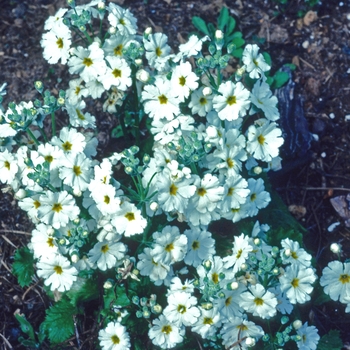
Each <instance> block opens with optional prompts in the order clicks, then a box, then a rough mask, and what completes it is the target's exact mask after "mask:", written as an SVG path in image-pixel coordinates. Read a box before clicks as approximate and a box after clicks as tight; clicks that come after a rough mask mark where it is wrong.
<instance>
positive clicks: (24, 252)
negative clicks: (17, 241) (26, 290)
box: [12, 247, 34, 287]
mask: <svg viewBox="0 0 350 350" xmlns="http://www.w3.org/2000/svg"><path fill="white" fill-rule="evenodd" d="M12 273H13V274H14V275H15V276H16V277H17V279H18V283H19V285H20V286H21V287H25V286H29V285H30V284H31V283H32V276H33V275H34V257H33V253H32V252H31V251H30V250H29V249H28V248H27V247H22V248H19V249H17V251H16V254H15V256H14V263H13V264H12Z"/></svg>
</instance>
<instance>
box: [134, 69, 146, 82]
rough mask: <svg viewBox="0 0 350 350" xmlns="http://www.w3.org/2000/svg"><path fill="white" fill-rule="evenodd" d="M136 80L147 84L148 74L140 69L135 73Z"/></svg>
mask: <svg viewBox="0 0 350 350" xmlns="http://www.w3.org/2000/svg"><path fill="white" fill-rule="evenodd" d="M136 79H137V80H139V81H141V82H142V83H147V82H148V80H149V73H148V72H147V71H145V70H144V69H140V70H138V71H137V72H136Z"/></svg>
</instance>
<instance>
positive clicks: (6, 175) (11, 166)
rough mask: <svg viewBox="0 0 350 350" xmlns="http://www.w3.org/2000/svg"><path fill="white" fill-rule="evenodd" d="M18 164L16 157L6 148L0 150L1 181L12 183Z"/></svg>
mask: <svg viewBox="0 0 350 350" xmlns="http://www.w3.org/2000/svg"><path fill="white" fill-rule="evenodd" d="M17 171H18V165H17V160H16V158H15V157H14V156H13V155H12V154H11V153H10V152H9V151H8V150H7V149H5V150H4V151H3V152H0V181H1V182H2V183H4V184H5V183H7V184H11V182H12V181H14V179H15V176H16V173H17Z"/></svg>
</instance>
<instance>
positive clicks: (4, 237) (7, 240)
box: [1, 235, 17, 249]
mask: <svg viewBox="0 0 350 350" xmlns="http://www.w3.org/2000/svg"><path fill="white" fill-rule="evenodd" d="M1 237H2V238H3V239H4V240H5V241H6V242H7V243H8V244H11V245H12V247H14V248H16V249H17V246H15V245H14V244H13V243H12V242H11V241H10V240H9V239H8V238H7V237H6V236H5V235H1Z"/></svg>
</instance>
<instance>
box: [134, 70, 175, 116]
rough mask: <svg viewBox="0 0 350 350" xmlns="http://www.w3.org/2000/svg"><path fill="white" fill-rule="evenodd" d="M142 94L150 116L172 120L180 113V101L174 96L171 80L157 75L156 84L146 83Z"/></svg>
mask: <svg viewBox="0 0 350 350" xmlns="http://www.w3.org/2000/svg"><path fill="white" fill-rule="evenodd" d="M141 96H142V101H143V103H144V109H145V112H146V113H148V114H149V116H150V118H154V119H162V118H166V119H167V120H172V119H174V118H175V116H177V115H179V114H180V108H179V102H180V101H179V100H178V99H177V98H175V97H173V96H172V94H171V84H170V81H169V80H166V79H162V78H160V77H158V76H157V77H156V80H155V82H154V85H146V86H145V87H144V90H143V91H142V94H141Z"/></svg>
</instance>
